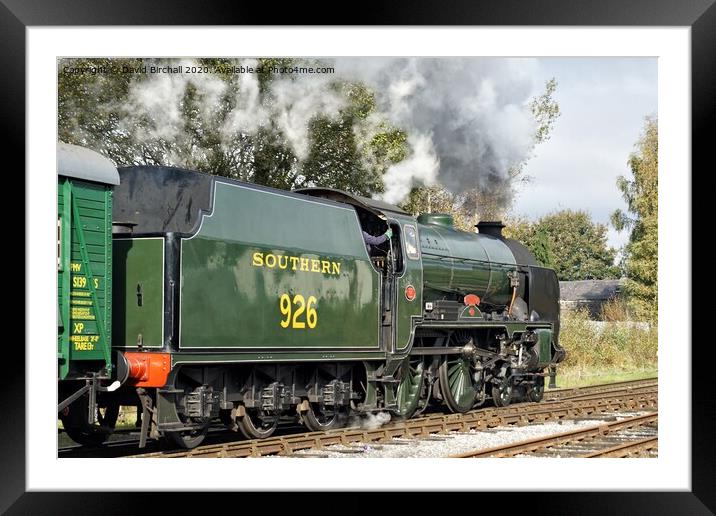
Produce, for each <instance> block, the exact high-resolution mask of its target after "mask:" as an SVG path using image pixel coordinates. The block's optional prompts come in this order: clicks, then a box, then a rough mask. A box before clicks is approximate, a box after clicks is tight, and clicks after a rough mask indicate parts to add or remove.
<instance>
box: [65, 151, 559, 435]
mask: <svg viewBox="0 0 716 516" xmlns="http://www.w3.org/2000/svg"><path fill="white" fill-rule="evenodd" d="M503 227H504V226H502V224H500V223H494V222H482V223H480V224H478V225H477V228H478V231H479V233H467V232H463V231H459V230H457V229H455V228H454V227H453V224H452V219H451V217H450V216H449V215H442V214H424V215H420V216H419V217H417V219H416V218H414V217H413V216H411V215H410V214H408V213H406V212H404V211H403V210H401V209H400V208H399V207H397V206H393V205H390V204H387V203H384V202H381V201H375V200H371V199H366V198H363V197H359V196H356V195H352V194H349V193H346V192H343V191H338V190H333V189H327V188H307V189H302V190H297V191H294V192H287V191H281V190H276V189H272V188H265V187H261V186H257V185H252V184H246V183H241V182H238V181H233V180H230V179H226V178H222V177H214V176H209V175H206V174H201V173H198V172H193V171H188V170H182V169H178V168H170V167H148V166H138V167H127V168H119V169H116V168H115V167H114V165H112V163H111V162H109V161H108V160H106V159H105V158H103V157H101V156H99V155H98V154H96V153H94V152H92V151H89V150H87V149H82V148H79V147H75V146H71V145H66V144H59V147H58V219H57V228H58V232H57V235H58V241H57V250H58V251H57V267H58V386H59V389H58V391H59V403H58V417H59V418H60V419H61V420H62V423H63V426H64V428H65V430H66V431H67V433H68V435H69V436H70V437H71V438H72V439H74V440H75V441H77V442H79V443H82V444H100V443H102V442H103V441H104V440H106V439H107V437H108V435H109V434H110V433H111V432H112V430H113V428H114V425H115V422H116V420H117V414H118V410H119V407H120V406H127V405H128V406H137V407H138V413H139V415H140V417H139V421H141V429H140V436H141V439H140V446H144V445H145V443H146V439H147V438H159V437H164V438H167V439H169V440H170V441H172V442H174V443H175V444H177V445H179V446H181V447H194V446H197V445H198V444H199V443H200V442H201V441H202V440H203V439H204V437H205V435H206V433H207V431H208V429H209V427H210V426H211V425H212V424H217V423H218V422H222V423H223V424H225V425H226V426H227V427H228V428H231V429H233V430H236V431H239V432H241V433H242V434H243V435H244V436H246V437H247V438H262V437H267V436H269V435H271V434H272V433H273V432H274V430H275V429H276V428H277V425H278V424H279V422H281V421H288V420H292V421H299V422H301V423H303V424H304V425H305V426H306V427H307V428H308V429H310V430H324V429H329V428H335V427H339V426H341V425H344V424H345V423H346V421H347V418H348V416H349V415H356V414H358V415H359V414H366V413H370V412H378V411H388V412H390V413H391V414H392V415H393V417H396V418H409V417H412V416H414V415H415V414H417V413H420V412H422V411H423V410H425V409H426V408H427V407H428V406H431V405H435V404H440V405H444V406H446V407H447V408H448V409H449V410H450V411H453V412H465V411H468V410H470V409H472V408H474V407H476V406H479V405H480V404H482V403H484V402H485V401H486V400H488V399H492V400H493V402H494V403H495V404H496V405H498V406H505V405H507V404H509V403H510V402H511V401H513V400H515V399H527V400H531V401H539V400H540V399H541V398H542V395H543V392H544V380H545V377H546V376H549V375H550V374H552V375H554V372H555V366H556V364H557V363H558V362H560V361H561V360H562V359H563V358H564V356H565V353H564V350H563V348H562V347H561V346H560V345H559V341H558V336H559V285H558V282H557V278H556V275H555V273H554V271H553V270H551V269H546V268H543V267H540V266H539V265H538V263H537V262H536V261H535V259H534V257H533V256H532V255H531V254H530V252H529V251H528V250H527V248H525V247H524V246H523V245H521V244H520V243H518V242H516V241H514V240H510V239H507V238H504V237H503V236H502V233H501V230H502V228H503ZM388 229H390V230H391V231H390V232H388V234H390V233H392V236H390V238H388V239H387V241H385V242H384V243H383V244H380V245H376V246H368V245H366V244H365V242H364V239H363V234H362V233H363V232H367V233H369V234H373V235H379V234H383V233H386V232H387V230H388ZM553 378H554V377H553Z"/></svg>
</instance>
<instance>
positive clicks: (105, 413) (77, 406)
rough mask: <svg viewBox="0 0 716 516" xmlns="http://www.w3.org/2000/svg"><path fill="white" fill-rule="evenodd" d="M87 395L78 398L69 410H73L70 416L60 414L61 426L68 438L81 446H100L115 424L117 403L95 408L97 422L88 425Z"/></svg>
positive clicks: (112, 430) (117, 413) (117, 411)
mask: <svg viewBox="0 0 716 516" xmlns="http://www.w3.org/2000/svg"><path fill="white" fill-rule="evenodd" d="M87 402H88V399H87V397H86V396H85V397H83V398H80V399H79V400H77V401H76V402H75V403H74V404H73V405H71V408H70V410H72V411H75V412H74V413H73V414H72V416H70V415H69V414H67V415H62V414H61V415H60V420H61V421H62V426H63V427H64V428H65V432H66V433H67V435H68V436H69V438H70V439H72V440H73V441H75V442H76V443H77V444H81V445H82V446H100V445H102V444H103V443H104V442H105V441H106V440H107V439H108V438H109V436H110V435H112V432H114V427H115V425H116V424H117V417H118V416H119V404H117V403H109V404H107V406H106V407H105V408H104V409H98V410H97V424H96V425H90V424H89V423H87V421H86V419H85V418H86V414H87Z"/></svg>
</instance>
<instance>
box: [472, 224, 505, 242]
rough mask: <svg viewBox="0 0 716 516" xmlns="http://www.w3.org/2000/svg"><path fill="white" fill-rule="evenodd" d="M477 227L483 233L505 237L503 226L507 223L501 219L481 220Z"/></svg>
mask: <svg viewBox="0 0 716 516" xmlns="http://www.w3.org/2000/svg"><path fill="white" fill-rule="evenodd" d="M475 227H476V228H477V230H478V231H479V232H480V234H481V235H489V236H491V237H495V238H505V237H503V236H502V228H504V227H505V225H504V224H503V223H502V221H501V220H481V221H480V222H478V223H477V224H476V225H475Z"/></svg>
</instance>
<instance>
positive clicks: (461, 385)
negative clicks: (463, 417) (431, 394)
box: [438, 355, 479, 412]
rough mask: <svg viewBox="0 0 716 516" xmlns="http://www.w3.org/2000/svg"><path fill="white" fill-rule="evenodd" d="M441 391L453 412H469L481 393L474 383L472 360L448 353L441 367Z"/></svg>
mask: <svg viewBox="0 0 716 516" xmlns="http://www.w3.org/2000/svg"><path fill="white" fill-rule="evenodd" d="M438 373H439V379H440V392H441V393H442V395H443V399H444V400H445V404H446V405H447V406H448V408H449V409H450V410H452V411H453V412H467V411H468V410H470V409H471V408H472V407H473V405H474V404H475V400H476V398H477V396H478V394H479V392H478V391H477V389H476V388H475V385H474V384H473V371H472V367H471V366H470V361H469V360H468V359H466V358H464V357H463V356H462V355H447V356H446V357H445V358H444V359H443V362H442V364H440V368H439V371H438Z"/></svg>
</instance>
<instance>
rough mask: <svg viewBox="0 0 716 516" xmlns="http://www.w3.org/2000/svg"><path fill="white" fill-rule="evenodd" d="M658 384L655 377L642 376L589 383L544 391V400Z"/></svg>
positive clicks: (651, 386) (634, 388) (628, 390)
mask: <svg viewBox="0 0 716 516" xmlns="http://www.w3.org/2000/svg"><path fill="white" fill-rule="evenodd" d="M657 385H658V379H657V378H644V379H642V380H629V381H624V382H614V383H604V384H597V385H589V386H587V387H574V388H569V389H552V390H548V391H545V393H544V399H545V400H556V399H567V398H570V399H572V398H578V397H583V396H591V395H595V394H601V393H608V392H619V391H624V390H626V391H627V392H630V391H635V390H639V389H649V388H656V387H657Z"/></svg>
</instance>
